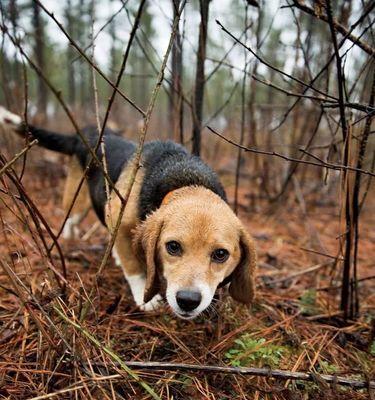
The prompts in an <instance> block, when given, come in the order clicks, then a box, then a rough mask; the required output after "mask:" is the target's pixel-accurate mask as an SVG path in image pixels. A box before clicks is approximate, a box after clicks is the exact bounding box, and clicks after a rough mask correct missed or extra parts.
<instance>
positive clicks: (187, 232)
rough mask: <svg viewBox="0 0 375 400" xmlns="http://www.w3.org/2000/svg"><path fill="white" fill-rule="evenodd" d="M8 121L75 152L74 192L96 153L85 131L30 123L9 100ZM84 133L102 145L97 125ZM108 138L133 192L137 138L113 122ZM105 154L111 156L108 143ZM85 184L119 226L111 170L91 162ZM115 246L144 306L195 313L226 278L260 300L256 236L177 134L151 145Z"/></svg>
mask: <svg viewBox="0 0 375 400" xmlns="http://www.w3.org/2000/svg"><path fill="white" fill-rule="evenodd" d="M0 124H2V125H3V126H4V127H7V128H10V129H12V130H13V131H15V132H17V133H18V134H20V135H22V136H25V135H30V136H31V137H32V138H33V139H34V138H35V139H37V140H38V144H39V145H40V146H42V147H44V148H47V149H49V150H52V151H56V152H59V153H63V154H67V155H69V156H71V160H72V164H71V168H72V170H73V171H74V173H70V174H69V178H68V179H70V182H68V184H67V185H66V188H67V193H66V195H65V196H66V197H67V198H68V197H69V196H70V198H71V197H72V190H69V188H74V187H77V181H78V180H79V179H81V177H82V173H83V171H84V170H85V168H86V166H87V165H88V163H89V160H90V152H89V150H88V148H87V146H85V144H84V143H83V142H82V140H81V139H80V137H79V135H66V134H61V133H56V132H51V131H48V130H45V129H42V128H38V127H34V126H32V125H27V126H26V124H25V123H24V122H23V121H22V119H21V118H20V117H19V116H18V115H15V114H13V113H11V112H10V111H8V110H6V109H5V108H3V107H1V108H0ZM82 134H83V135H84V136H85V138H86V140H87V142H88V143H89V146H91V147H92V148H94V146H95V144H96V141H97V138H98V132H97V130H96V129H95V128H87V129H83V130H82ZM104 143H105V158H106V164H107V170H108V174H109V176H110V178H111V180H112V182H113V183H115V185H116V188H117V190H118V191H119V192H120V193H121V194H125V191H126V188H127V187H128V184H129V180H130V171H132V170H133V167H134V155H135V151H136V144H135V143H133V142H131V141H128V140H126V139H124V138H122V137H119V136H115V135H113V134H112V133H111V131H110V130H107V131H106V132H105V134H104ZM97 156H98V158H99V159H100V160H102V159H103V154H102V151H101V149H99V150H98V151H97ZM85 185H86V186H85V189H84V190H87V192H88V193H89V195H90V199H91V204H92V207H93V208H94V210H95V212H96V214H97V216H98V218H99V220H100V221H101V222H102V224H103V225H105V226H106V227H107V228H108V230H109V231H111V229H112V228H113V225H114V223H115V221H116V220H117V217H118V215H119V212H120V207H121V201H120V199H119V197H118V196H117V195H116V194H115V193H113V191H112V192H111V194H110V196H108V194H107V193H106V185H105V178H104V175H103V171H102V168H101V166H99V165H97V163H96V162H92V163H91V164H90V166H89V169H88V173H87V175H86V183H85ZM68 200H69V199H66V202H67V203H68ZM85 206H86V204H85ZM114 248H115V251H116V253H117V255H118V257H119V260H120V262H121V267H122V270H123V272H124V276H125V278H126V280H127V282H128V284H129V286H130V290H131V292H132V295H133V298H134V301H135V303H136V304H137V305H138V306H139V307H140V309H142V310H146V311H147V310H153V309H156V308H157V307H158V306H159V305H160V302H161V301H162V299H166V301H167V303H168V304H169V306H170V308H171V309H172V311H173V312H174V313H175V314H176V315H177V316H178V317H180V318H183V319H193V318H195V317H196V316H198V315H199V314H200V313H202V312H203V311H204V310H206V309H207V308H208V307H209V306H210V304H211V302H212V301H213V297H214V294H215V292H216V289H217V288H218V287H221V286H226V285H228V287H229V293H230V295H231V296H232V298H233V299H234V300H236V301H238V302H241V303H245V304H250V303H251V302H252V301H253V298H254V294H255V285H254V276H255V272H256V263H257V255H256V249H255V244H254V240H253V238H252V237H251V236H250V234H249V233H248V232H247V231H246V229H245V228H244V226H243V224H242V223H241V222H240V220H239V219H238V218H237V216H236V215H235V214H234V212H233V211H232V210H231V208H230V207H229V205H228V203H227V199H226V194H225V191H224V189H223V186H222V185H221V183H220V181H219V179H218V177H217V175H216V174H215V173H214V172H213V171H212V169H211V168H210V167H208V166H207V165H206V164H205V163H204V162H203V161H202V160H201V159H200V158H199V157H196V156H193V155H191V154H189V152H188V151H187V150H186V148H184V147H183V146H181V145H179V144H176V143H174V142H172V141H165V142H161V141H152V142H148V143H146V144H145V145H144V148H143V152H142V159H141V167H140V168H139V169H138V170H137V173H136V177H135V181H134V184H133V186H132V189H131V192H130V195H129V197H128V201H127V204H126V207H125V211H124V214H123V217H122V219H121V223H120V228H119V230H118V233H117V236H116V240H115V244H114Z"/></svg>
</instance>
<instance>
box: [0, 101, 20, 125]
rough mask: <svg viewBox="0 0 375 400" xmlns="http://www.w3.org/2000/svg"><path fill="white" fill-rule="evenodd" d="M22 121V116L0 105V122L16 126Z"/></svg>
mask: <svg viewBox="0 0 375 400" xmlns="http://www.w3.org/2000/svg"><path fill="white" fill-rule="evenodd" d="M21 123H22V118H21V117H20V116H18V115H16V114H13V113H12V112H10V111H8V110H7V109H6V108H4V107H3V106H0V124H1V125H5V126H9V127H13V128H14V127H17V126H18V125H20V124H21Z"/></svg>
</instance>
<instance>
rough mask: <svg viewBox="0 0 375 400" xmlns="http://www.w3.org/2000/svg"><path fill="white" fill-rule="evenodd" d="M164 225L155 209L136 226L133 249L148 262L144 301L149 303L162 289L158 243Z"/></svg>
mask: <svg viewBox="0 0 375 400" xmlns="http://www.w3.org/2000/svg"><path fill="white" fill-rule="evenodd" d="M162 226H163V218H162V216H161V213H160V211H155V212H154V213H153V214H151V215H149V216H148V217H147V219H146V220H145V221H144V222H143V223H142V224H141V225H140V226H139V227H137V228H136V230H135V231H134V238H133V250H134V252H135V254H136V255H137V257H139V258H141V259H142V261H144V262H145V263H146V268H147V272H146V286H145V293H144V299H143V301H144V302H145V303H147V302H148V301H150V300H151V299H152V298H153V297H154V296H155V295H156V294H158V292H159V289H160V281H159V277H158V274H157V273H156V272H157V271H156V263H157V243H158V239H159V236H160V232H161V228H162Z"/></svg>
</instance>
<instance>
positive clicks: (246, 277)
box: [135, 187, 256, 319]
mask: <svg viewBox="0 0 375 400" xmlns="http://www.w3.org/2000/svg"><path fill="white" fill-rule="evenodd" d="M135 246H136V249H137V250H138V251H139V250H141V251H142V250H143V252H144V255H145V259H146V264H147V284H146V292H145V301H149V300H150V299H151V298H152V297H153V296H154V295H155V294H156V292H157V285H158V279H159V278H160V277H159V276H158V274H162V275H163V278H164V279H165V281H166V285H167V287H166V299H167V301H168V303H169V305H170V307H171V308H172V310H173V311H174V312H175V313H176V314H177V315H178V316H179V317H181V318H186V319H191V318H194V317H196V316H197V315H198V314H199V313H201V312H202V311H203V310H205V309H206V308H207V307H208V306H209V305H210V304H211V301H212V298H213V296H214V293H215V291H216V289H217V287H218V285H219V284H220V283H221V282H223V281H224V279H225V278H227V277H229V276H231V284H230V288H229V291H230V294H231V296H232V297H233V298H234V299H235V300H237V301H240V302H243V303H250V302H251V301H252V299H253V296H254V283H253V280H254V272H255V266H256V253H255V248H254V245H253V241H252V239H251V238H250V236H249V235H248V234H247V233H245V231H244V229H243V226H242V224H241V222H240V221H239V220H238V218H237V217H236V216H235V214H234V213H233V212H232V210H231V209H230V208H229V206H228V205H227V204H226V203H225V202H224V201H223V200H221V199H220V198H219V197H218V196H217V195H215V194H214V193H213V192H211V191H209V190H207V189H205V188H203V187H188V188H183V189H180V190H178V191H176V193H175V194H173V195H172V196H171V197H170V199H169V202H168V203H167V204H165V205H162V206H161V207H160V208H159V209H158V210H157V211H156V212H155V213H153V214H152V215H150V216H149V217H148V218H147V220H146V221H145V222H144V223H143V224H142V225H141V226H140V227H139V228H138V229H137V231H136V234H135Z"/></svg>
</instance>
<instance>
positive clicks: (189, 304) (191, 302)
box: [176, 290, 202, 311]
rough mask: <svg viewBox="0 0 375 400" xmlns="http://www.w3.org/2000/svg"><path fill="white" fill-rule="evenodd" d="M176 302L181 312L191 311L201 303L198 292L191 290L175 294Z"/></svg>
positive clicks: (200, 296)
mask: <svg viewBox="0 0 375 400" xmlns="http://www.w3.org/2000/svg"><path fill="white" fill-rule="evenodd" d="M176 300H177V304H178V305H179V307H180V308H181V309H182V310H184V311H193V310H195V309H196V308H197V307H198V306H199V304H200V303H201V300H202V295H201V294H200V292H196V291H192V290H179V291H178V292H177V294H176Z"/></svg>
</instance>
